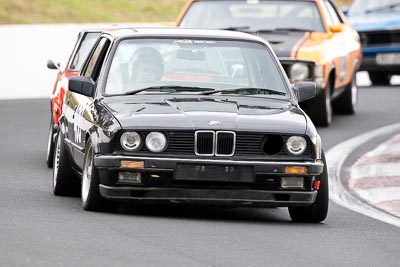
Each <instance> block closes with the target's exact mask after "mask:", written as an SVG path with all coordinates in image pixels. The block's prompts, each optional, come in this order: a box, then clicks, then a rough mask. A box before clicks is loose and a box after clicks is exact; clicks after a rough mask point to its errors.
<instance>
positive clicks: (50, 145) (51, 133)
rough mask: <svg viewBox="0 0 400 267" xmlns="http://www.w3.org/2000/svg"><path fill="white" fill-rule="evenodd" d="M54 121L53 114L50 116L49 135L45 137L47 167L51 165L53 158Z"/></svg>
mask: <svg viewBox="0 0 400 267" xmlns="http://www.w3.org/2000/svg"><path fill="white" fill-rule="evenodd" d="M54 134H55V132H54V122H53V116H52V115H51V116H50V127H49V136H48V139H47V154H46V164H47V167H49V168H52V167H53V158H54Z"/></svg>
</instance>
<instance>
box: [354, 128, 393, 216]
mask: <svg viewBox="0 0 400 267" xmlns="http://www.w3.org/2000/svg"><path fill="white" fill-rule="evenodd" d="M348 187H349V189H350V190H351V191H353V192H354V193H355V194H356V195H358V196H359V197H360V198H361V199H363V200H365V201H366V202H367V203H369V204H371V205H373V206H375V207H377V208H379V209H382V210H384V211H386V212H388V213H390V214H392V215H394V216H397V217H399V218H400V134H398V135H395V136H393V137H392V138H390V139H389V140H387V141H386V142H384V143H382V144H381V145H379V146H378V147H377V148H375V149H374V150H372V151H370V152H368V153H366V154H365V155H363V156H362V157H361V158H359V159H358V160H357V161H356V162H355V163H354V164H353V165H352V167H351V171H350V179H349V183H348Z"/></svg>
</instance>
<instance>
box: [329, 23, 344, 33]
mask: <svg viewBox="0 0 400 267" xmlns="http://www.w3.org/2000/svg"><path fill="white" fill-rule="evenodd" d="M331 31H332V32H333V33H337V32H341V31H343V24H337V25H333V26H331Z"/></svg>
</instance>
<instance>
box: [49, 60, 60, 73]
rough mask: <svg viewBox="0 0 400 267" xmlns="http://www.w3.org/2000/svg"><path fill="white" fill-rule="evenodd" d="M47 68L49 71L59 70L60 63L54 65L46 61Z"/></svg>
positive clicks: (51, 61)
mask: <svg viewBox="0 0 400 267" xmlns="http://www.w3.org/2000/svg"><path fill="white" fill-rule="evenodd" d="M47 67H48V68H49V69H51V70H59V71H61V69H60V63H55V62H54V61H53V60H47Z"/></svg>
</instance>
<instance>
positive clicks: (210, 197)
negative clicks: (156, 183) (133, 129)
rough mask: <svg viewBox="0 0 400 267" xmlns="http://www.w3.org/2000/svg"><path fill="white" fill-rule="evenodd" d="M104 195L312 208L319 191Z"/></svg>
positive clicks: (107, 193)
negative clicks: (307, 206) (308, 206)
mask: <svg viewBox="0 0 400 267" xmlns="http://www.w3.org/2000/svg"><path fill="white" fill-rule="evenodd" d="M100 194H101V195H102V196H103V197H104V198H106V199H109V200H141V201H145V202H159V203H162V202H170V203H176V204H206V205H223V206H252V207H294V206H306V205H311V204H312V203H313V202H314V201H315V198H316V197H317V191H316V190H314V191H310V192H299V191H285V192H277V191H264V190H246V189H241V190H233V189H231V190H223V189H187V188H154V187H153V188H151V187H150V188H139V187H112V186H105V185H100Z"/></svg>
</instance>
